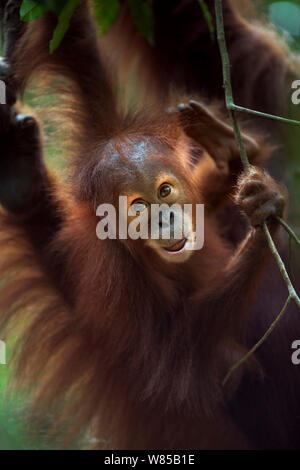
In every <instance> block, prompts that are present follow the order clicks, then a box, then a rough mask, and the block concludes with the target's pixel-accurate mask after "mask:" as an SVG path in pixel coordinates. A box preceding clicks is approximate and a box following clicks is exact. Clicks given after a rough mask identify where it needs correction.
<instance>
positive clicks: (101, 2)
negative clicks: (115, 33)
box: [94, 0, 120, 34]
mask: <svg viewBox="0 0 300 470" xmlns="http://www.w3.org/2000/svg"><path fill="white" fill-rule="evenodd" d="M94 10H95V17H96V21H97V24H98V26H99V28H100V30H101V34H105V33H106V32H107V30H108V28H109V27H110V26H111V25H112V24H113V23H114V22H115V20H116V19H117V17H118V14H119V11H120V3H119V0H94Z"/></svg>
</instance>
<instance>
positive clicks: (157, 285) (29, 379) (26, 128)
mask: <svg viewBox="0 0 300 470" xmlns="http://www.w3.org/2000/svg"><path fill="white" fill-rule="evenodd" d="M52 28H53V18H52V17H51V16H46V17H44V18H42V19H41V20H38V21H37V22H35V23H34V24H33V25H31V26H30V27H29V29H28V31H27V32H26V34H25V35H24V36H23V37H22V38H21V40H20V41H19V43H18V47H17V50H16V51H15V54H14V57H13V66H14V68H15V71H16V74H15V81H16V83H17V87H18V88H19V89H22V88H23V87H24V85H25V84H26V81H27V79H28V78H29V76H30V75H31V74H32V73H33V72H37V71H38V69H41V70H42V71H47V72H48V73H49V72H54V73H55V74H58V73H60V74H61V75H63V76H64V77H67V78H68V79H69V82H68V87H69V89H68V90H67V92H68V95H71V98H72V100H71V102H70V105H69V108H68V110H67V112H68V120H71V121H72V125H73V134H72V137H73V140H74V143H75V147H76V151H75V153H74V156H73V158H72V161H71V171H70V177H69V185H68V189H67V190H62V189H58V188H57V185H56V183H55V182H54V181H53V179H52V177H50V176H49V175H48V172H47V171H46V170H45V168H44V166H43V162H42V159H41V158H40V157H41V149H40V145H41V144H40V143H39V140H38V136H37V133H36V132H37V128H36V124H35V122H34V121H33V120H29V122H27V123H25V124H24V123H23V124H22V126H21V128H20V129H19V127H17V126H16V124H15V123H14V122H12V123H11V127H10V128H9V130H8V132H7V129H6V124H5V118H7V113H6V110H4V111H3V113H2V114H1V116H0V118H1V119H0V123H2V127H1V128H0V131H1V135H2V142H3V143H2V146H3V156H4V157H3V160H2V165H4V166H3V167H1V174H4V177H5V178H6V179H10V178H11V179H12V181H13V184H16V173H17V172H18V170H19V163H20V161H22V159H24V156H26V155H30V158H31V159H32V160H31V166H32V167H33V168H34V169H35V170H36V173H33V175H34V181H32V185H31V191H30V193H28V194H26V196H27V198H26V197H25V198H21V201H20V196H19V199H18V191H15V196H16V199H14V197H13V198H12V199H13V200H11V199H9V198H7V195H6V194H5V192H3V191H2V193H1V195H0V198H1V202H2V204H3V205H4V207H6V209H7V210H5V209H3V210H2V214H1V247H2V251H3V253H4V255H5V256H3V259H2V260H1V262H2V266H1V277H2V279H5V281H3V282H4V283H5V284H4V286H3V289H2V292H1V298H0V310H1V317H0V319H1V325H2V328H7V327H8V326H13V325H17V327H18V328H19V330H18V337H19V338H20V339H19V341H18V343H17V346H16V351H15V355H16V357H15V364H16V371H15V377H16V380H17V385H18V386H20V387H21V386H22V387H24V386H25V387H29V388H30V389H31V390H32V391H33V398H34V403H35V406H36V408H37V409H38V410H39V412H40V413H43V412H44V413H46V412H47V413H48V412H50V411H54V412H55V413H56V416H58V417H59V418H60V420H59V421H58V422H57V425H56V426H57V427H58V428H60V427H62V429H65V428H64V426H63V424H64V421H65V420H66V422H67V425H68V427H69V428H70V430H72V431H73V432H74V431H75V430H79V429H80V430H82V429H87V428H88V429H90V432H91V435H92V436H93V437H94V436H95V437H96V438H97V439H98V441H97V446H98V447H100V448H101V447H109V448H122V449H133V448H135V449H137V448H138V449H140V448H142V449H143V448H145V449H149V448H152V449H155V448H164V449H179V448H182V449H194V448H202V449H213V448H235V449H239V448H251V447H260V446H261V443H260V441H259V440H258V441H257V440H256V439H255V436H253V433H252V432H251V430H250V431H249V429H248V428H247V423H246V425H243V424H242V425H240V423H238V425H237V424H236V423H237V422H238V420H237V419H236V418H235V419H233V418H232V416H231V413H230V409H229V408H230V406H231V404H232V403H233V404H234V403H235V396H236V395H235V394H236V392H237V390H239V389H240V384H243V381H244V380H248V381H250V384H252V383H256V382H257V383H261V382H260V380H261V376H262V374H261V373H260V372H261V370H260V367H259V366H258V364H257V363H256V361H255V360H253V361H249V363H248V364H247V365H246V366H245V367H243V368H242V369H241V370H240V371H238V372H237V374H236V375H235V376H234V377H233V379H232V381H231V382H230V385H229V386H228V387H226V388H223V387H222V385H221V382H222V379H223V377H224V375H225V374H226V372H227V371H228V368H229V367H230V366H231V365H232V364H233V363H234V362H235V361H236V360H237V359H238V358H240V357H241V355H242V354H243V353H244V352H245V351H246V350H247V335H248V333H249V328H248V322H249V315H250V313H251V309H253V305H254V298H255V295H256V292H257V289H258V287H259V284H260V280H261V275H262V273H263V272H264V270H265V267H266V266H267V264H268V262H269V260H270V253H269V251H268V249H267V244H266V241H265V238H264V235H263V233H262V231H261V229H260V228H252V230H251V231H249V233H248V234H247V236H246V238H245V240H244V241H243V242H242V244H241V245H240V247H239V249H238V250H237V252H235V250H234V249H233V248H232V246H229V245H227V244H226V242H225V241H224V239H223V238H222V236H221V229H220V227H219V221H218V217H217V210H218V208H219V207H220V206H221V205H223V204H224V203H225V202H226V200H228V198H229V195H230V193H232V192H233V187H234V185H236V184H237V188H236V191H237V194H238V196H237V197H238V199H237V202H238V203H239V204H240V206H241V207H242V209H243V210H244V212H245V213H247V215H248V217H249V218H250V219H251V217H252V216H253V214H254V213H255V210H256V209H259V207H260V205H261V200H260V196H259V190H258V187H259V185H260V183H261V184H262V187H263V190H264V192H263V193H262V194H263V195H264V197H266V195H267V200H269V199H270V200H272V198H273V197H274V195H275V194H277V193H278V192H280V190H279V188H278V186H277V185H276V184H275V183H274V181H273V180H272V179H271V178H270V177H268V176H267V175H264V174H263V173H262V172H260V171H259V170H257V171H256V173H255V172H254V171H253V172H252V173H251V174H250V175H243V177H242V178H240V179H239V180H238V181H237V176H238V173H240V171H241V167H240V163H239V155H238V152H237V150H236V147H235V146H234V144H233V142H234V137H233V136H232V137H231V138H229V137H228V136H227V139H225V137H224V136H223V139H221V140H220V136H219V134H216V130H215V129H214V127H208V128H207V132H208V135H209V139H208V140H209V141H210V140H211V141H212V142H215V141H216V140H215V139H217V142H218V150H220V147H221V148H222V145H223V146H224V152H221V155H223V154H226V153H227V152H228V148H230V149H231V152H229V153H228V156H227V160H228V164H229V167H230V169H231V170H233V173H232V174H231V173H230V174H229V175H228V174H226V173H222V172H221V171H220V170H217V169H216V166H215V163H213V161H212V158H213V159H215V161H217V160H218V156H217V155H216V156H215V155H214V154H210V156H209V155H207V154H206V153H205V150H207V148H205V145H204V144H203V145H202V147H201V135H200V137H199V136H194V137H193V139H194V140H193V141H192V140H191V138H190V137H188V135H189V130H188V123H186V124H187V126H186V127H187V129H186V132H184V127H185V126H182V124H185V123H184V122H183V123H182V122H180V120H179V119H178V113H177V114H176V113H175V116H174V115H173V114H172V113H171V114H169V115H167V114H166V112H165V109H164V105H163V106H162V107H161V108H159V107H157V103H156V100H154V105H153V107H149V108H147V109H145V110H144V112H138V113H136V115H135V114H129V115H125V116H123V115H122V114H120V113H118V112H117V110H116V107H115V104H114V103H115V100H116V98H115V96H116V95H115V94H114V93H113V91H112V88H111V87H110V84H109V83H110V82H109V81H108V80H106V74H105V73H104V71H103V68H102V64H101V62H100V60H99V55H98V49H97V41H96V39H95V36H94V29H93V26H92V24H90V19H89V16H88V15H87V12H86V8H85V6H83V7H82V8H80V9H79V10H78V11H77V14H76V17H75V18H74V20H73V22H72V25H71V29H70V31H69V32H68V35H67V37H66V38H65V39H64V42H63V44H62V45H61V47H60V48H59V49H58V51H57V52H56V53H55V54H53V56H50V55H49V54H48V49H47V48H48V41H49V36H50V33H51V31H52ZM29 38H30V40H29ZM84 71H85V72H86V73H83V72H84ZM64 88H65V91H66V86H65V85H64ZM168 104H170V103H168ZM171 104H172V103H171ZM153 108H154V109H153ZM209 109H210V111H211V114H212V115H213V116H216V115H217V112H216V109H215V107H214V106H211V107H210V108H209ZM1 112H2V110H1ZM6 121H7V119H6ZM0 125H1V124H0ZM74 129H75V130H74ZM221 135H222V134H221ZM198 137H199V139H200V142H197V139H198ZM202 138H203V137H202ZM206 138H207V137H206ZM228 139H229V140H228ZM258 141H259V140H258ZM136 142H143V143H149V145H151V148H153V154H152V153H149V154H147V156H146V159H145V167H143V169H141V168H139V165H137V164H136V163H134V162H133V161H132V160H131V154H132V149H133V148H134V145H136ZM259 142H260V141H259ZM199 145H200V147H201V152H203V153H204V155H202V157H201V158H200V159H199V161H197V162H196V164H195V163H194V165H191V164H190V163H189V158H191V156H192V152H191V149H195V148H197V149H198V151H199ZM206 145H207V144H206ZM203 147H204V148H203ZM212 148H213V145H212ZM114 153H118V159H117V163H114V158H112V157H113V156H114ZM268 153H269V147H268V146H267V145H264V144H262V143H261V142H260V143H259V145H258V147H257V146H255V148H254V151H253V152H250V157H251V159H252V163H259V162H260V161H261V160H262V159H263V158H265V156H266V155H267V154H268ZM153 155H154V156H155V157H154V156H153ZM170 155H171V157H170ZM7 156H9V157H10V159H7ZM211 157H212V158H211ZM155 158H156V159H157V161H158V163H159V165H160V166H165V167H167V168H169V171H170V172H174V173H175V174H176V175H177V177H178V178H179V179H180V181H181V183H182V185H183V187H184V189H185V195H186V198H187V200H188V201H189V202H193V203H197V202H202V203H203V202H204V203H205V204H206V205H207V207H208V212H207V216H206V220H205V247H204V249H203V250H200V251H198V252H195V253H194V254H193V256H192V257H191V258H190V259H189V260H188V261H186V262H185V263H183V264H178V265H176V264H175V265H174V264H168V263H166V262H164V261H162V260H161V259H160V258H159V255H158V254H157V253H156V252H155V251H151V249H150V248H149V247H145V246H143V245H141V243H140V242H139V241H138V242H135V243H133V242H127V243H122V242H121V241H119V240H106V241H100V240H98V239H97V237H96V225H97V222H98V218H97V217H96V215H95V210H96V207H97V205H98V204H99V203H100V202H114V203H116V197H117V196H118V195H119V193H120V191H121V190H122V184H123V181H127V178H128V175H129V174H130V172H131V171H132V170H133V171H134V172H135V175H136V178H135V180H137V181H142V182H144V181H146V182H147V181H148V180H149V174H150V173H148V172H150V169H151V168H152V166H151V165H152V163H153V159H155ZM231 159H232V161H231ZM7 161H12V162H13V164H14V166H13V168H10V167H9V165H8V166H5V165H6V162H7ZM122 165H123V166H122ZM20 171H21V177H22V176H24V172H23V173H22V171H23V170H22V167H21V170H20ZM25 176H27V173H26V172H25ZM21 180H22V178H21ZM257 180H259V183H258V186H257V188H256V189H255V191H254V193H255V198H254V200H252V199H251V201H250V202H249V200H248V203H247V200H246V199H247V198H246V196H247V194H246V193H247V188H248V189H249V188H250V186H249V185H250V184H253V181H254V182H255V181H257ZM17 181H18V179H17ZM216 182H218V184H219V187H218V188H216V187H215V186H213V185H214V184H216ZM34 183H36V184H34ZM212 186H213V187H212ZM17 188H18V186H17ZM214 189H215V190H214ZM274 207H275V206H274ZM270 227H271V231H272V234H273V235H274V238H275V239H276V240H277V239H278V238H279V237H277V229H278V227H277V225H276V223H271V224H270ZM259 313H260V314H261V313H263V314H265V313H264V306H263V308H261V306H259ZM266 321H267V320H266ZM2 331H3V330H2ZM258 332H259V329H257V330H255V334H256V333H258ZM263 366H264V364H262V370H263ZM245 378H246V379H245ZM250 388H251V387H250ZM293 390H294V388H293ZM291 404H293V405H294V402H293V401H292V400H291ZM278 406H280V401H279V405H278ZM240 411H241V412H242V411H243V406H241V407H240ZM293 411H294V410H292V411H290V412H289V416H290V415H291V419H292V417H293V416H292V415H295V413H293ZM233 415H234V413H233ZM260 416H261V415H259V414H257V419H258V420H259V419H260ZM264 418H265V417H263V418H262V419H264ZM265 422H266V424H265V426H266V427H267V428H268V426H269V425H272V422H270V420H269V421H268V419H265ZM276 439H277V436H276V433H275V440H276ZM289 440H291V434H290V433H289V432H287V433H286V435H285V436H284V438H283V439H282V440H281V441H279V444H278V445H279V446H284V445H285V443H286V442H287V441H289ZM272 446H273V442H272V441H270V442H269V447H272Z"/></svg>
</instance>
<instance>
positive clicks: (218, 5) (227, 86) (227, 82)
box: [215, 0, 300, 385]
mask: <svg viewBox="0 0 300 470" xmlns="http://www.w3.org/2000/svg"><path fill="white" fill-rule="evenodd" d="M215 12H216V24H217V38H218V43H219V49H220V54H221V59H222V68H223V83H224V91H225V101H226V107H227V109H228V111H229V115H230V118H231V121H232V124H233V129H234V132H235V136H236V140H237V142H238V146H239V150H240V154H241V160H242V164H243V168H244V170H245V171H248V170H249V168H250V163H249V160H248V157H247V152H246V148H245V146H244V143H243V139H242V135H241V131H240V128H239V125H238V122H237V118H236V114H235V112H236V111H245V112H251V113H252V114H256V115H260V116H263V117H270V118H271V119H277V120H280V121H283V122H289V123H290V124H296V123H297V124H298V121H292V120H289V119H284V118H279V117H277V116H272V115H267V114H264V113H258V112H255V111H252V110H247V108H242V107H240V106H236V105H235V104H234V101H233V93H232V86H231V77H230V61H229V55H228V50H227V45H226V39H225V31H224V20H223V5H222V0H215ZM299 125H300V122H299ZM278 222H279V223H281V225H283V226H284V227H285V229H286V230H287V231H288V233H289V234H290V236H291V237H293V238H294V240H296V242H297V243H298V244H299V239H298V238H297V236H296V234H295V233H294V232H293V231H292V229H290V227H289V226H288V225H287V224H286V223H285V222H284V221H283V220H282V219H280V218H278ZM263 230H264V233H265V236H266V238H267V241H268V245H269V247H270V250H271V252H272V254H273V256H274V258H275V260H276V262H277V264H278V267H279V269H280V272H281V274H282V277H283V279H284V281H285V283H286V285H287V288H288V292H289V297H288V299H287V301H286V303H285V305H284V307H283V309H282V310H281V312H280V313H279V315H278V316H277V318H276V319H275V320H274V322H273V323H272V324H271V326H270V327H269V329H268V330H267V331H266V333H265V334H264V336H263V337H262V338H261V339H260V340H259V341H258V342H257V343H256V344H255V345H254V346H253V348H251V349H250V350H249V351H248V353H247V354H246V355H245V356H244V357H242V358H241V359H240V361H238V362H237V363H236V364H234V365H233V366H232V367H231V368H230V370H229V371H228V373H227V375H226V377H225V378H224V380H223V385H225V384H226V382H227V381H228V380H229V378H230V376H231V374H232V373H233V372H234V371H235V370H236V369H237V368H238V367H240V366H241V365H242V364H243V363H244V362H245V361H246V360H247V359H249V357H250V356H251V355H252V354H254V352H255V351H256V350H257V349H258V348H259V347H260V346H261V345H262V344H263V343H264V342H265V340H266V339H267V338H268V336H269V335H270V334H271V333H272V331H273V330H274V328H275V327H276V326H277V324H278V323H279V321H280V320H281V318H282V317H283V315H284V314H285V313H286V311H287V308H288V306H289V304H290V302H291V300H294V301H295V302H296V304H297V306H298V307H299V309H300V299H299V297H298V295H297V293H296V291H295V288H294V286H293V284H292V282H291V280H290V278H289V275H288V273H287V270H286V267H285V265H284V263H283V261H282V259H281V257H280V255H279V252H278V250H277V248H276V246H275V244H274V241H273V239H272V237H271V234H270V231H269V229H268V226H267V224H266V223H264V224H263Z"/></svg>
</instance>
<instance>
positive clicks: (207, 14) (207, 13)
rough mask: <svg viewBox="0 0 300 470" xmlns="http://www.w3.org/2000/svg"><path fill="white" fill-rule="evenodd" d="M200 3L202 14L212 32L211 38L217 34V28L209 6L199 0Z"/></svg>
mask: <svg viewBox="0 0 300 470" xmlns="http://www.w3.org/2000/svg"><path fill="white" fill-rule="evenodd" d="M198 2H199V4H200V7H201V10H202V13H203V15H204V18H205V20H206V23H207V26H208V29H209V32H210V34H211V36H213V35H214V34H215V27H214V24H213V19H212V16H211V13H210V11H209V9H208V6H207V5H206V2H205V0H198Z"/></svg>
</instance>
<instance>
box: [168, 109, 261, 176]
mask: <svg viewBox="0 0 300 470" xmlns="http://www.w3.org/2000/svg"><path fill="white" fill-rule="evenodd" d="M175 110H176V111H175ZM172 112H176V113H177V114H178V116H179V119H180V123H181V125H182V127H183V129H184V132H185V133H186V135H187V136H188V137H190V138H191V139H193V140H194V141H195V142H196V143H197V144H199V146H200V147H202V148H204V149H205V150H206V151H207V152H208V154H209V155H210V157H211V158H212V159H213V160H214V161H215V163H216V166H217V167H218V168H219V170H220V171H222V172H223V173H226V174H227V173H228V172H229V171H230V166H232V164H233V165H234V163H236V162H237V161H238V159H240V152H239V149H238V146H237V142H236V138H235V135H234V131H233V129H232V127H231V126H230V125H228V124H227V123H226V122H223V121H221V119H220V118H219V117H218V116H217V115H216V114H214V113H213V112H212V111H211V110H210V109H209V107H208V106H205V105H203V104H202V103H199V102H198V101H193V100H191V101H189V103H188V104H185V103H181V104H179V105H178V106H177V108H172ZM242 137H243V141H244V144H245V147H246V150H247V154H248V158H249V160H250V162H252V163H254V162H255V157H256V156H257V154H258V152H259V146H258V144H257V142H256V141H255V140H254V139H253V138H251V137H249V136H248V135H246V134H242Z"/></svg>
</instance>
